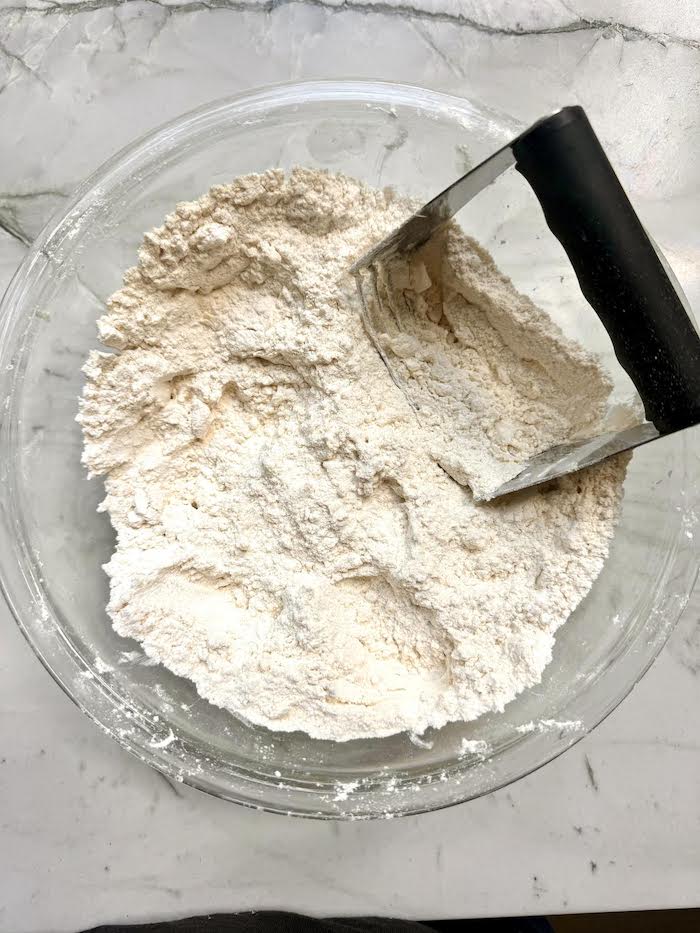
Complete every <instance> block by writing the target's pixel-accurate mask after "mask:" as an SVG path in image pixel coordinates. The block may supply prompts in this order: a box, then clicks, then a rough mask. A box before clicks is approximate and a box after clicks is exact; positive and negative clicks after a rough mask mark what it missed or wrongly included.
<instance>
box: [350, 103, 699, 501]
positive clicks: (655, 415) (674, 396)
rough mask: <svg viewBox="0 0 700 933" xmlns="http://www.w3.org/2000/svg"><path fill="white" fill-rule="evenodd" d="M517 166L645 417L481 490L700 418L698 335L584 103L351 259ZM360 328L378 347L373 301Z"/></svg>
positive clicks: (416, 232) (539, 126) (386, 247)
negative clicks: (572, 270) (640, 402)
mask: <svg viewBox="0 0 700 933" xmlns="http://www.w3.org/2000/svg"><path fill="white" fill-rule="evenodd" d="M512 166H514V167H515V169H516V170H517V171H518V172H520V174H521V175H523V176H524V178H525V179H526V180H527V182H528V183H529V185H530V187H531V188H532V190H533V191H534V193H535V195H536V197H537V199H538V201H539V203H540V206H541V208H542V211H543V213H544V217H545V220H546V222H547V225H548V226H549V229H550V230H551V231H552V233H553V234H554V235H555V236H556V238H557V239H558V240H559V242H560V243H561V245H562V246H563V248H564V250H565V252H566V254H567V256H568V258H569V261H570V262H571V265H572V266H573V269H574V272H575V273H576V277H577V279H578V282H579V286H580V288H581V291H582V292H583V295H584V297H585V298H586V300H587V301H588V303H589V304H590V306H591V307H592V308H593V310H594V311H595V313H596V314H597V315H598V317H599V318H600V320H601V322H602V324H603V326H604V327H605V329H606V331H607V333H608V336H609V337H610V340H611V342H612V346H613V350H614V351H615V355H616V357H617V359H618V361H619V363H620V365H621V366H622V368H623V369H624V370H625V372H626V373H627V375H628V376H629V377H630V379H631V380H632V382H633V383H634V386H635V388H636V389H637V392H638V393H639V396H640V398H641V400H642V403H643V405H644V414H645V421H643V422H642V423H641V424H638V425H636V426H634V427H631V428H627V429H626V430H622V431H609V432H607V433H603V434H601V435H599V436H596V437H589V438H586V439H584V440H576V441H573V442H572V443H568V444H563V445H559V446H557V447H553V448H550V449H549V450H545V451H542V452H541V453H539V454H537V455H536V456H535V457H533V458H532V459H531V460H529V461H528V462H527V463H526V464H525V467H524V469H522V471H521V472H520V473H518V474H517V475H516V476H515V477H514V478H513V479H510V480H508V481H507V482H505V483H504V484H503V485H501V486H500V487H498V488H497V489H496V490H495V491H493V492H492V493H491V494H490V495H489V496H488V497H487V498H489V499H494V498H496V497H498V496H502V495H505V494H506V493H510V492H515V491H517V490H520V489H525V488H527V487H529V486H535V485H537V484H539V483H543V482H546V481H548V480H552V479H555V478H556V477H558V476H563V475H564V474H566V473H572V472H574V471H576V470H580V469H583V468H584V467H587V466H591V465H592V464H594V463H598V462H599V461H600V460H603V459H605V458H607V457H610V456H613V455H614V454H617V453H620V452H622V451H624V450H632V449H633V448H635V447H639V446H640V445H641V444H646V443H648V442H649V441H653V440H656V439H657V438H660V437H664V436H666V435H668V434H672V433H674V432H676V431H681V430H683V429H684V428H688V427H691V426H693V425H696V424H698V423H700V337H699V336H698V332H697V330H696V328H695V325H694V323H693V321H692V319H691V317H690V314H689V312H688V310H687V308H686V304H685V297H684V296H683V294H682V292H681V291H680V287H679V286H678V285H677V283H675V279H673V273H671V272H670V269H668V266H667V265H666V263H665V260H664V259H663V257H662V256H661V255H660V253H659V252H658V251H657V249H656V247H655V246H654V244H653V243H652V241H651V239H650V238H649V236H648V235H647V233H646V232H645V230H644V227H643V226H642V224H641V222H640V220H639V218H638V217H637V214H636V213H635V211H634V208H633V207H632V205H631V204H630V201H629V199H628V198H627V195H626V194H625V192H624V190H623V188H622V185H621V184H620V182H619V180H618V178H617V176H616V175H615V172H614V170H613V168H612V166H611V165H610V162H609V161H608V158H607V156H606V154H605V152H604V150H603V148H602V146H601V144H600V142H599V140H598V138H597V136H596V135H595V133H594V131H593V128H592V126H591V124H590V123H589V121H588V118H587V116H586V114H585V112H584V110H583V108H581V107H578V106H573V107H564V108H563V109H561V110H559V111H557V112H556V113H554V114H552V115H551V116H547V117H544V118H543V119H541V120H538V121H537V122H536V123H534V124H533V125H532V126H530V127H529V128H528V129H527V130H525V131H524V132H523V133H521V134H520V135H519V136H517V137H516V138H515V139H513V140H512V141H511V142H510V143H508V144H507V145H506V146H503V148H502V149H499V150H498V151H497V152H495V153H494V154H493V155H491V156H489V158H487V159H485V160H484V161H483V162H481V164H479V165H477V166H476V168H474V169H472V170H471V171H470V172H467V174H466V175H463V176H462V177H461V178H459V179H458V180H457V181H455V182H454V183H453V184H452V185H450V186H449V187H448V188H446V189H445V190H444V191H443V192H442V193H441V194H439V195H438V196H437V197H436V198H433V200H432V201H430V202H428V204H426V205H425V206H424V207H422V208H421V209H420V210H419V211H417V212H416V213H415V214H413V216H412V217H410V218H409V219H408V220H407V221H406V222H405V223H404V224H402V225H401V226H400V227H399V228H398V229H396V230H395V231H394V232H393V233H391V234H390V235H389V236H388V237H386V238H385V239H384V240H382V242H381V243H379V244H378V245H377V246H375V247H374V248H373V249H371V250H370V251H369V252H368V253H367V254H366V255H364V256H363V257H362V258H361V259H359V260H358V261H357V262H356V263H355V264H354V265H353V266H352V268H351V272H353V273H354V274H355V275H356V276H357V278H358V285H359V286H360V294H361V295H362V294H363V291H362V287H361V282H362V276H363V274H365V273H370V274H372V273H373V272H376V269H377V266H378V264H381V263H383V262H385V261H386V260H387V259H389V258H390V257H391V256H393V255H394V254H396V253H399V252H400V253H407V252H410V251H412V250H415V249H417V248H418V247H420V246H422V245H423V244H424V243H425V242H426V241H427V240H428V239H429V238H430V237H431V236H432V235H433V234H434V233H435V232H436V231H437V230H439V229H440V228H441V227H443V226H444V225H445V224H446V223H447V221H449V220H450V218H451V217H453V216H454V214H455V213H456V212H457V211H459V210H460V209H461V208H462V207H464V205H465V204H467V203H468V202H469V201H470V200H471V199H472V198H473V197H475V195H477V194H478V193H479V192H480V191H482V190H483V189H484V188H486V187H487V186H488V185H490V184H491V183H492V182H494V181H495V180H496V179H497V178H498V177H499V176H500V175H501V174H502V173H503V172H505V171H506V170H507V169H509V168H510V167H512ZM363 319H364V323H365V327H366V329H367V332H368V334H369V336H370V339H372V341H373V342H374V344H375V346H376V348H377V350H378V351H379V353H380V355H381V357H382V359H383V360H384V362H385V364H386V365H387V367H388V368H389V371H390V373H391V374H392V376H393V378H394V380H395V381H396V383H397V385H399V386H400V387H402V386H401V379H400V377H398V376H397V374H396V373H395V372H394V371H393V370H392V367H391V362H390V360H389V359H388V358H387V357H386V355H385V353H384V351H383V350H382V348H381V346H380V344H379V338H378V332H377V329H376V328H375V325H374V321H373V313H372V310H371V302H370V303H367V302H365V301H364V299H363Z"/></svg>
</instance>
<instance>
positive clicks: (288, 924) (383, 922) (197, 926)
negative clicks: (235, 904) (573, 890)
mask: <svg viewBox="0 0 700 933" xmlns="http://www.w3.org/2000/svg"><path fill="white" fill-rule="evenodd" d="M462 930H464V931H465V933H552V927H551V926H550V924H549V923H548V921H547V920H546V919H545V918H544V917H513V918H501V919H497V920H430V921H425V922H422V923H419V922H418V921H415V920H397V919H393V918H391V917H347V918H331V919H328V920H319V919H318V918H316V917H305V916H303V915H301V914H290V913H284V912H283V911H274V910H260V911H251V912H249V913H241V914H211V915H209V916H206V917H186V918H184V919H182V920H168V921H163V922H161V923H145V924H136V925H131V926H121V925H117V926H102V927H95V928H94V929H93V930H87V931H85V933H460V931H462Z"/></svg>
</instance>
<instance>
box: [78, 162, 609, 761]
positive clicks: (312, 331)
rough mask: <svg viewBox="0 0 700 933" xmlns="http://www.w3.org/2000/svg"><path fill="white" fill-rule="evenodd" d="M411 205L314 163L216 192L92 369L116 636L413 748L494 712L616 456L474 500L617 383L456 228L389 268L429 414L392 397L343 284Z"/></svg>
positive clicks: (236, 705)
mask: <svg viewBox="0 0 700 933" xmlns="http://www.w3.org/2000/svg"><path fill="white" fill-rule="evenodd" d="M406 213H407V205H406V203H405V202H402V201H401V200H399V199H397V198H396V197H394V196H392V195H391V194H390V193H388V192H384V191H379V190H374V189H370V188H367V187H365V186H363V185H362V184H360V183H359V182H356V181H354V180H352V179H350V178H347V177H344V176H341V175H330V174H325V173H322V172H316V171H311V170H305V169H297V170H295V171H293V172H292V173H290V174H289V175H287V176H285V175H284V173H282V172H280V171H270V172H266V173H264V174H260V175H250V176H244V177H241V178H238V179H237V180H235V181H234V182H233V183H232V184H230V185H225V186H219V187H216V188H213V189H212V190H211V191H210V192H209V193H208V194H206V195H204V196H203V197H202V198H200V199H199V200H198V201H194V202H191V203H185V204H180V205H178V207H177V209H176V210H175V211H174V212H173V213H172V214H171V215H169V216H168V217H167V218H166V220H165V223H164V225H163V226H162V227H159V228H157V229H155V230H153V231H151V232H150V233H148V234H146V236H145V238H144V243H143V247H142V249H141V251H140V254H139V263H138V266H137V267H136V268H134V269H131V270H130V271H129V272H127V274H126V276H125V279H124V285H123V287H122V288H121V289H120V290H119V291H118V292H117V293H116V294H115V295H114V296H113V297H112V298H111V299H110V301H109V304H108V309H107V313H106V314H105V316H104V317H103V318H102V319H101V320H100V322H99V331H100V337H101V339H102V341H103V343H104V344H105V345H106V346H107V347H109V348H110V349H111V350H112V351H115V352H109V353H102V352H95V353H92V354H91V356H90V358H89V360H88V362H87V364H86V367H85V372H86V375H87V384H86V386H85V390H84V394H83V398H82V402H81V412H80V415H79V420H80V421H81V424H82V428H83V432H84V438H85V449H84V462H85V463H86V464H87V466H88V468H89V470H90V473H91V474H92V475H98V474H101V475H104V477H105V485H106V490H107V496H106V499H105V502H104V508H105V509H106V510H107V511H108V512H109V515H110V518H111V520H112V523H113V525H114V527H115V528H116V530H117V548H116V551H115V553H114V555H113V557H112V559H111V560H110V562H109V564H108V565H107V572H108V574H109V576H110V583H111V598H110V602H109V606H108V611H109V614H110V616H111V618H112V620H113V624H114V627H115V629H116V631H117V632H118V633H119V634H121V635H124V636H129V637H132V638H135V639H137V640H138V641H139V642H140V643H141V644H142V646H143V648H144V650H145V651H146V653H147V654H148V655H149V656H150V657H152V658H153V659H155V660H157V661H160V662H162V663H163V664H165V665H166V666H167V667H169V668H170V669H171V670H172V671H174V672H175V673H176V674H180V675H182V676H184V677H188V678H190V679H191V680H192V681H194V683H195V684H196V686H197V689H198V691H199V693H200V694H201V695H202V696H203V697H205V698H206V699H208V700H210V701H211V702H212V703H215V704H217V705H219V706H222V707H224V708H227V709H229V710H231V711H232V712H233V713H235V714H237V715H239V716H241V717H243V718H244V719H246V720H248V721H250V722H252V723H256V724H261V725H265V726H268V727H270V728H272V729H277V730H285V731H291V730H303V731H305V732H307V733H308V734H309V735H311V736H314V737H318V738H326V739H336V740H346V739H353V738H358V737H363V736H382V735H389V734H392V733H396V732H399V731H403V730H406V731H409V732H412V733H414V734H416V735H418V736H420V735H421V734H422V733H423V732H424V730H425V729H426V728H427V727H429V726H436V727H439V726H442V725H443V724H445V723H446V722H448V721H452V720H471V719H474V718H476V717H478V716H479V715H481V714H482V713H484V712H486V711H488V710H501V709H503V707H504V705H505V704H506V703H508V702H509V701H510V700H512V699H513V698H514V697H515V696H516V695H517V694H518V693H519V692H520V691H522V690H523V689H524V688H526V687H528V686H531V685H533V684H535V683H537V682H538V681H539V680H540V679H541V675H542V671H543V670H544V668H545V666H546V664H547V663H548V661H549V660H550V657H551V651H552V645H553V636H554V632H555V631H556V629H557V628H558V627H559V626H560V625H562V623H563V622H565V621H566V619H567V617H568V616H569V614H570V613H571V611H572V610H573V609H574V608H575V607H576V606H577V604H578V603H579V602H580V600H581V599H582V597H583V596H584V595H585V594H586V593H587V591H588V590H589V589H590V586H591V584H592V583H593V581H594V580H595V578H596V576H597V575H598V573H599V572H600V570H601V568H602V565H603V562H604V560H605V558H606V555H607V550H608V543H609V541H610V538H611V536H612V533H613V530H614V527H615V522H616V518H617V514H618V509H619V503H620V497H621V489H622V480H623V478H624V469H625V467H624V462H623V461H620V460H617V461H610V462H606V463H603V464H601V465H600V466H598V467H596V468H594V469H591V470H588V471H586V472H584V473H581V474H579V475H576V476H569V477H564V478H562V479H561V480H559V481H557V482H555V483H552V484H551V485H549V486H548V487H546V488H543V489H540V490H538V491H535V492H531V493H528V494H524V495H519V496H514V497H510V498H509V499H508V500H506V501H498V502H494V503H490V504H487V505H478V504H476V503H475V502H474V501H473V497H472V494H471V492H470V489H469V488H468V487H469V486H471V488H473V489H476V488H477V487H479V485H480V484H481V485H482V486H483V485H488V483H489V482H492V481H493V480H494V478H495V477H496V476H497V475H500V473H502V472H504V471H505V472H508V471H512V470H513V464H514V463H515V462H517V461H518V459H520V458H522V459H525V458H527V457H528V456H530V455H531V453H532V452H533V451H535V450H536V449H537V448H538V447H539V448H540V449H542V448H543V447H547V446H550V445H551V442H552V438H555V439H563V438H566V437H571V436H573V435H575V434H576V433H577V432H578V431H580V430H582V429H585V427H586V426H588V425H594V424H595V423H596V420H597V419H599V418H600V417H601V416H602V414H603V411H604V407H605V401H606V398H607V395H608V392H609V384H608V382H607V380H606V378H605V376H604V375H603V374H602V372H601V371H600V369H599V368H598V367H597V365H596V364H595V362H594V361H593V360H592V359H591V358H590V357H588V356H587V355H586V354H585V353H584V352H583V350H581V349H580V348H579V347H577V346H575V345H573V344H571V343H570V342H569V341H567V340H566V339H565V338H564V337H563V335H562V334H561V333H560V332H559V331H558V329H557V328H556V327H555V326H554V325H553V324H552V323H551V322H550V321H549V319H548V318H547V317H546V315H544V313H543V312H541V311H540V310H539V309H537V308H536V307H535V306H534V305H533V304H532V302H530V301H529V300H528V299H527V298H524V297H523V296H521V295H519V294H518V293H517V292H516V291H515V289H514V288H513V286H512V284H511V283H510V282H509V281H508V279H506V278H505V277H504V276H502V275H501V274H500V273H499V272H498V270H497V269H496V267H495V266H494V264H493V261H492V260H491V258H490V256H489V255H488V254H487V253H486V252H485V251H484V250H483V249H482V248H481V247H480V246H479V245H478V244H476V243H475V242H474V241H473V240H471V239H469V238H468V237H467V236H466V235H465V234H463V233H462V232H461V231H460V230H459V229H458V228H457V227H456V226H451V227H450V228H449V229H448V231H447V233H446V235H445V241H444V249H443V250H442V252H441V258H440V259H439V260H437V259H436V258H435V257H434V256H433V257H428V258H427V259H426V258H425V257H423V258H421V257H416V258H415V259H413V260H411V262H404V263H403V266H401V265H399V266H396V267H394V268H393V269H392V270H391V275H388V276H387V278H386V281H385V283H384V288H385V290H386V298H387V306H389V307H391V306H393V307H395V308H398V307H400V306H401V303H402V302H407V303H409V304H410V306H411V313H412V315H414V316H415V325H414V333H413V335H408V336H406V335H405V334H404V335H403V336H402V335H398V334H396V333H394V332H392V329H391V322H390V321H388V322H387V331H386V334H384V335H383V339H384V340H385V341H386V346H387V348H388V349H389V350H391V352H393V353H395V354H396V356H397V358H398V359H400V360H401V365H402V366H404V367H405V369H406V371H407V372H410V374H411V378H412V379H414V380H415V381H416V383H417V384H418V386H419V390H420V391H421V392H422V394H423V398H424V400H425V407H426V411H425V413H423V412H421V417H420V419H419V418H418V416H417V414H416V412H415V411H414V409H413V408H412V407H411V406H410V405H409V404H408V402H407V401H406V398H405V397H404V396H403V394H402V392H401V391H400V390H399V389H398V388H397V387H396V385H395V384H394V383H393V381H392V379H391V377H390V376H389V373H388V371H387V369H386V367H385V365H384V363H383V362H382V360H381V358H380V356H379V354H378V353H377V352H376V350H375V348H374V347H373V345H372V343H371V342H370V340H369V339H368V337H367V335H366V334H365V332H364V330H363V328H362V323H361V318H360V313H359V308H358V297H357V294H356V290H355V284H354V282H353V280H352V277H351V276H350V275H349V274H348V271H347V270H348V268H349V266H350V265H351V263H352V262H353V261H354V260H355V259H357V258H358V257H359V256H360V255H361V254H362V253H363V252H364V251H365V250H366V249H367V248H368V247H369V246H370V245H371V244H372V243H374V242H376V241H378V240H379V239H381V238H382V237H383V236H384V235H385V234H386V233H387V232H388V231H389V230H391V229H392V228H393V227H395V226H396V225H397V224H398V223H399V222H400V221H401V220H402V219H404V217H405V216H406ZM445 399H447V402H448V404H447V407H446V408H445V406H444V405H443V404H438V403H439V402H440V403H443V402H444V401H445ZM455 419H456V420H457V421H458V422H459V424H458V425H457V428H458V432H459V444H456V443H455V437H456V436H457V432H456V428H455V425H456V420H455ZM455 479H459V483H458V482H455ZM461 484H466V485H461ZM465 751H466V749H465Z"/></svg>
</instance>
